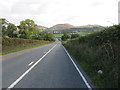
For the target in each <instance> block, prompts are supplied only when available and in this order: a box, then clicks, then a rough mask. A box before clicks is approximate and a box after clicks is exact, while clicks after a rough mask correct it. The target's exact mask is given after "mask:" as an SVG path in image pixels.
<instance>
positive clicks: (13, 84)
mask: <svg viewBox="0 0 120 90" xmlns="http://www.w3.org/2000/svg"><path fill="white" fill-rule="evenodd" d="M56 45H57V44H56ZM56 45H54V46H53V47H52V48H51V49H50V50H49V51H48V52H46V54H44V55H43V56H42V57H41V58H40V59H39V60H38V61H37V62H36V63H34V64H33V65H32V66H31V67H30V68H29V69H28V70H27V71H26V72H25V73H23V74H22V75H21V76H20V77H19V78H18V79H17V80H16V81H14V82H13V83H12V84H11V85H10V86H9V87H8V88H7V89H6V90H10V89H11V88H13V87H14V86H15V85H16V84H17V83H19V81H21V80H22V78H23V77H25V75H27V74H28V73H29V72H30V71H31V70H32V69H33V68H34V67H35V66H36V65H37V64H38V63H39V62H40V61H41V60H42V59H43V58H44V57H45V56H46V55H47V54H49V53H50V52H51V51H52V50H53V49H54V48H55V46H56Z"/></svg>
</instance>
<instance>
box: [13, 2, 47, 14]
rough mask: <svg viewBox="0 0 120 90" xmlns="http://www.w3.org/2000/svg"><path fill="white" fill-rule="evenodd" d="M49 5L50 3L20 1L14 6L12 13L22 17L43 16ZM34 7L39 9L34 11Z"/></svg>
mask: <svg viewBox="0 0 120 90" xmlns="http://www.w3.org/2000/svg"><path fill="white" fill-rule="evenodd" d="M28 1H29V2H28ZM35 1H36V2H35ZM47 4H48V3H40V2H39V0H25V2H23V1H21V2H20V1H19V2H16V3H14V4H13V6H12V8H11V13H12V14H20V15H21V14H22V15H25V14H26V15H28V14H42V13H45V11H46V10H47V8H48V7H47ZM34 7H37V8H35V9H34Z"/></svg>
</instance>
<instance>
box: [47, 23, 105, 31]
mask: <svg viewBox="0 0 120 90" xmlns="http://www.w3.org/2000/svg"><path fill="white" fill-rule="evenodd" d="M104 28H105V27H103V26H100V25H84V26H73V25H70V24H57V25H55V26H53V27H51V28H48V29H46V31H45V32H51V33H54V32H57V33H72V32H91V31H94V30H101V29H104Z"/></svg>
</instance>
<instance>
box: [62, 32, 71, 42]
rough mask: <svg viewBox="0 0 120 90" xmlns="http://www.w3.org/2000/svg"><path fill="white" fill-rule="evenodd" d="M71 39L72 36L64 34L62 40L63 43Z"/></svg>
mask: <svg viewBox="0 0 120 90" xmlns="http://www.w3.org/2000/svg"><path fill="white" fill-rule="evenodd" d="M69 38H70V35H69V34H67V33H64V34H63V36H62V37H61V39H62V40H63V41H66V40H67V39H69Z"/></svg>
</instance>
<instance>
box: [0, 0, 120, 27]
mask: <svg viewBox="0 0 120 90" xmlns="http://www.w3.org/2000/svg"><path fill="white" fill-rule="evenodd" d="M118 1H119V0H97V1H96V0H3V1H2V2H1V3H0V6H1V8H0V17H4V18H6V19H8V20H9V21H10V22H12V23H15V24H17V25H18V24H19V22H20V21H21V20H24V19H28V18H29V19H33V20H35V22H36V23H37V24H41V25H44V26H48V27H50V26H52V25H55V24H58V23H70V24H73V25H84V24H100V25H110V23H108V22H107V21H111V22H114V23H117V21H118V20H117V18H118V17H117V15H118V10H117V8H118V7H117V4H118Z"/></svg>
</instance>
